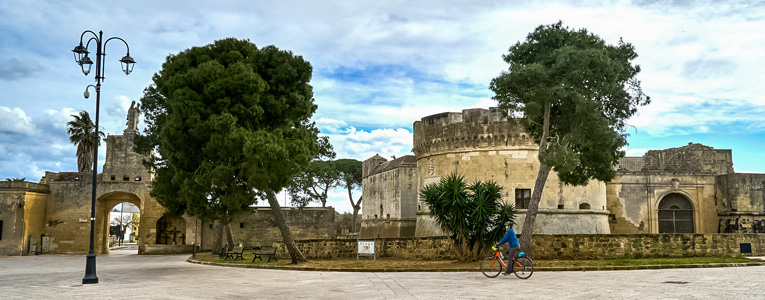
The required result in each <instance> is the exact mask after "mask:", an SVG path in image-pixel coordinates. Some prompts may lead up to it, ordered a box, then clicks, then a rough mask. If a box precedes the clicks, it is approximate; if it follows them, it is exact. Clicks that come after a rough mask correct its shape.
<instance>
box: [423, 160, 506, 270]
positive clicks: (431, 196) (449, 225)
mask: <svg viewBox="0 0 765 300" xmlns="http://www.w3.org/2000/svg"><path fill="white" fill-rule="evenodd" d="M420 197H421V199H423V201H424V202H425V203H426V204H428V206H429V207H430V215H431V216H433V218H435V220H436V223H437V224H438V225H439V226H440V227H441V229H442V230H443V231H444V232H446V233H447V234H448V235H449V238H450V239H451V240H452V242H453V244H454V247H452V249H453V250H454V254H455V256H456V257H457V259H458V260H459V261H469V260H478V259H480V258H481V253H483V251H484V250H485V249H487V248H489V247H491V246H492V245H494V243H496V242H497V241H499V239H500V238H501V237H502V235H504V233H505V228H504V223H505V222H507V221H513V220H514V218H515V206H514V205H512V204H506V203H504V202H503V201H502V186H500V185H498V184H497V183H496V182H493V181H488V182H482V181H476V182H474V183H472V184H468V183H467V181H466V180H465V177H464V176H462V175H459V174H457V173H451V174H449V175H448V176H446V177H443V178H441V181H440V182H438V183H434V184H431V185H427V186H425V187H424V188H423V189H422V191H420Z"/></svg>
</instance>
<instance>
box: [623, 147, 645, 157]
mask: <svg viewBox="0 0 765 300" xmlns="http://www.w3.org/2000/svg"><path fill="white" fill-rule="evenodd" d="M626 152H627V154H626V155H625V156H643V155H645V153H646V152H648V149H643V148H637V149H627V150H626Z"/></svg>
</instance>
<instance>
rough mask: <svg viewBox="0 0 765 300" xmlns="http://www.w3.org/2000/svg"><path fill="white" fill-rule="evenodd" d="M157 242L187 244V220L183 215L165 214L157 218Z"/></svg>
mask: <svg viewBox="0 0 765 300" xmlns="http://www.w3.org/2000/svg"><path fill="white" fill-rule="evenodd" d="M157 244H159V245H185V244H186V220H184V219H183V218H182V217H177V216H171V215H164V216H162V217H161V218H159V220H157Z"/></svg>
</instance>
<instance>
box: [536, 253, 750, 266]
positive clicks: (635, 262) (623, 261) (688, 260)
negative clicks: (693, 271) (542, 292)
mask: <svg viewBox="0 0 765 300" xmlns="http://www.w3.org/2000/svg"><path fill="white" fill-rule="evenodd" d="M747 262H757V261H756V260H753V259H749V258H745V257H741V256H739V257H728V256H705V257H673V258H634V259H628V258H618V259H599V260H540V261H536V260H535V261H534V265H535V266H539V267H583V266H593V267H595V266H653V265H694V264H721V263H747Z"/></svg>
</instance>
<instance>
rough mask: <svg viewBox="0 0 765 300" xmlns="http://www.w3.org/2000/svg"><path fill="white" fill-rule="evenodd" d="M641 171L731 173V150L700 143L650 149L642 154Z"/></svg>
mask: <svg viewBox="0 0 765 300" xmlns="http://www.w3.org/2000/svg"><path fill="white" fill-rule="evenodd" d="M641 171H642V172H649V173H674V174H715V175H721V174H730V173H733V172H734V171H733V154H732V153H731V150H717V149H715V148H712V147H709V146H705V145H702V144H694V143H689V144H688V145H687V146H683V147H677V148H669V149H663V150H651V151H648V152H647V153H646V154H645V155H644V156H643V167H642V169H641Z"/></svg>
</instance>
